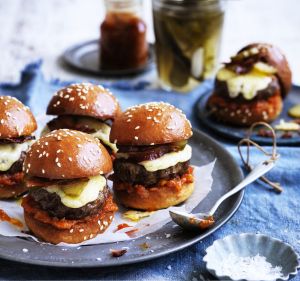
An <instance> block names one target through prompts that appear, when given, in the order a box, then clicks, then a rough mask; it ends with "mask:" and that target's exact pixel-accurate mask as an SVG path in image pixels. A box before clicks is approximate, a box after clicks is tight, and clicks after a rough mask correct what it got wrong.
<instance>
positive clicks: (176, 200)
mask: <svg viewBox="0 0 300 281" xmlns="http://www.w3.org/2000/svg"><path fill="white" fill-rule="evenodd" d="M120 185H124V183H117V182H114V184H113V189H114V193H115V196H116V198H118V201H120V203H121V204H123V205H124V206H126V207H128V208H133V209H138V210H145V211H155V210H159V209H164V208H168V207H170V206H175V205H178V204H180V203H182V202H184V201H185V200H187V199H188V198H189V197H190V196H191V194H192V193H193V190H194V183H186V184H183V185H182V186H181V188H180V189H179V190H174V187H170V186H168V185H165V186H159V187H155V186H154V187H149V188H145V189H146V191H145V193H144V192H138V190H137V189H135V188H134V190H133V191H132V190H131V188H122V187H121V188H120ZM128 190H131V191H130V192H129V191H128Z"/></svg>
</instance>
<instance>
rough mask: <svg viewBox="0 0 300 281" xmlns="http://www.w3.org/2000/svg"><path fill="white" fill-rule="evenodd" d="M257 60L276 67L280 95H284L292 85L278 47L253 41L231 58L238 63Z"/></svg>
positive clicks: (287, 68)
mask: <svg viewBox="0 0 300 281" xmlns="http://www.w3.org/2000/svg"><path fill="white" fill-rule="evenodd" d="M259 61H261V62H264V63H266V64H268V65H270V66H272V67H274V68H275V69H276V73H275V75H276V76H277V78H278V80H279V83H280V86H281V94H282V97H285V96H286V95H287V94H288V92H289V90H290V88H291V85H292V73H291V69H290V66H289V63H288V61H287V59H286V57H285V55H284V54H283V53H282V51H281V50H280V49H279V48H277V47H275V46H273V45H271V44H267V43H253V44H249V45H247V46H246V47H244V48H243V49H241V50H240V51H239V52H238V54H237V55H236V56H235V57H233V58H232V63H234V64H238V63H239V62H240V63H241V64H243V63H245V62H246V63H249V62H250V63H251V62H252V64H254V63H256V62H259ZM229 64H231V63H229Z"/></svg>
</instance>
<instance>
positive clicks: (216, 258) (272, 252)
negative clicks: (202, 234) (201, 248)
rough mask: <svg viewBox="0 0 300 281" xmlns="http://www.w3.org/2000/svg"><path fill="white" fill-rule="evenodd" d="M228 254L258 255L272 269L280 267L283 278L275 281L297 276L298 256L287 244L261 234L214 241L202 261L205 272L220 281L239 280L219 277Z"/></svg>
mask: <svg viewBox="0 0 300 281" xmlns="http://www.w3.org/2000/svg"><path fill="white" fill-rule="evenodd" d="M230 254H234V255H235V256H238V257H249V256H256V255H258V254H259V255H260V256H264V257H265V258H266V260H267V262H269V263H271V264H272V266H273V267H275V266H281V267H282V273H283V277H282V278H278V279H276V281H281V280H289V279H290V278H292V277H294V276H296V275H297V271H298V268H300V264H299V260H298V259H299V256H298V255H297V254H296V252H295V251H294V249H293V248H292V247H291V246H290V245H289V244H287V243H284V242H282V241H280V240H278V239H275V238H272V237H269V236H266V235H262V234H253V233H242V234H238V235H229V236H227V237H225V238H224V239H219V240H216V241H215V242H214V243H213V244H212V245H211V246H210V247H208V248H207V249H206V255H205V256H204V258H203V260H204V262H205V263H206V268H207V270H208V271H209V272H210V273H211V274H212V275H214V276H215V277H217V278H219V279H222V280H234V281H237V280H239V279H231V277H230V276H224V275H221V272H220V269H221V268H220V265H221V264H222V260H224V259H225V258H227V257H228V256H229V255H230ZM240 280H245V279H240Z"/></svg>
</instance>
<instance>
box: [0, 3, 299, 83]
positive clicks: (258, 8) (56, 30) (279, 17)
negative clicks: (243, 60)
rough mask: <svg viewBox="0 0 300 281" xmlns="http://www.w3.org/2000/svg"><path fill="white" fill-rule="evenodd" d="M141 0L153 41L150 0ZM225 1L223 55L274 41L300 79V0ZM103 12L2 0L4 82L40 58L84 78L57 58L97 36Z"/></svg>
mask: <svg viewBox="0 0 300 281" xmlns="http://www.w3.org/2000/svg"><path fill="white" fill-rule="evenodd" d="M143 1H144V4H145V19H146V22H147V24H148V27H149V32H148V39H149V41H154V34H153V29H152V12H151V0H143ZM224 1H225V2H226V4H227V14H226V20H225V28H224V36H223V44H222V52H221V60H222V61H226V60H227V59H228V57H229V56H230V55H232V54H234V52H236V51H237V50H238V49H239V48H241V47H242V46H244V45H245V44H247V43H249V42H254V41H264V42H270V43H273V44H276V45H278V46H279V47H280V48H281V49H283V50H284V52H285V53H286V55H287V56H288V59H289V61H290V64H291V66H292V69H293V72H294V78H295V81H296V80H297V81H298V82H299V84H300V17H299V11H300V1H299V0H224ZM103 16H104V5H103V2H102V0H0V62H1V63H0V82H1V81H5V82H7V81H11V82H16V81H18V79H19V74H20V70H21V69H22V68H23V67H24V66H25V65H26V64H27V63H29V62H31V61H33V60H36V59H38V58H42V59H43V61H44V64H43V70H44V73H45V75H46V77H47V78H61V79H71V78H82V79H84V77H82V76H81V75H78V74H74V73H72V72H71V73H70V72H68V71H66V70H64V69H63V68H62V67H61V66H60V64H59V60H58V58H59V56H60V55H61V53H62V52H63V50H65V49H66V48H67V47H69V46H70V45H72V44H74V43H78V42H81V41H85V40H90V39H94V38H98V37H99V25H100V22H101V21H102V19H103ZM86 78H88V77H86Z"/></svg>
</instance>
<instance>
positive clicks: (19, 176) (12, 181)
mask: <svg viewBox="0 0 300 281" xmlns="http://www.w3.org/2000/svg"><path fill="white" fill-rule="evenodd" d="M23 178H24V173H23V172H17V173H14V174H8V173H6V174H0V185H6V186H12V185H16V184H19V183H21V182H22V181H23Z"/></svg>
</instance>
